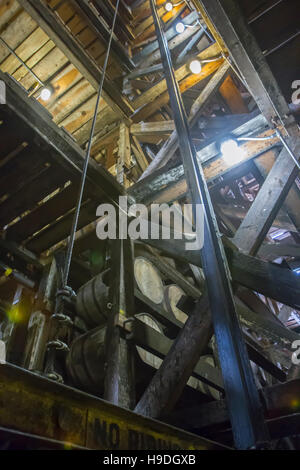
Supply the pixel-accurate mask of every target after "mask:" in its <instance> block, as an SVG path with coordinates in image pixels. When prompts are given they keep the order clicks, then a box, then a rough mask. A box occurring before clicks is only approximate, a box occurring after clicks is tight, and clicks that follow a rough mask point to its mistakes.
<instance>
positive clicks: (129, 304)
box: [104, 240, 135, 409]
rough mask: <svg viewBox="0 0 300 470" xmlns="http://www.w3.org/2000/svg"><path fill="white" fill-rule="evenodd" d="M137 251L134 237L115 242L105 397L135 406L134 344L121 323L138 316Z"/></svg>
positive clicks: (112, 251)
mask: <svg viewBox="0 0 300 470" xmlns="http://www.w3.org/2000/svg"><path fill="white" fill-rule="evenodd" d="M133 295H134V284H133V254H132V246H131V241H130V240H114V241H112V242H111V282H110V295H109V298H110V304H109V307H110V314H109V317H108V323H107V331H106V338H105V350H106V373H105V382H104V399H106V400H108V401H110V402H112V403H114V404H115V405H119V406H123V407H125V408H129V409H130V408H133V406H134V403H135V387H134V364H133V358H134V356H133V349H132V348H133V345H131V344H130V343H129V342H128V341H127V340H126V338H125V336H124V335H123V334H122V328H121V326H122V325H123V324H124V321H126V319H127V320H128V318H129V317H132V316H133V315H134V297H133Z"/></svg>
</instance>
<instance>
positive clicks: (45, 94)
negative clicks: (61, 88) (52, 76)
mask: <svg viewBox="0 0 300 470" xmlns="http://www.w3.org/2000/svg"><path fill="white" fill-rule="evenodd" d="M52 95H53V88H52V87H50V86H46V87H44V88H43V89H42V91H41V94H40V98H41V100H43V101H49V100H50V98H51V96H52Z"/></svg>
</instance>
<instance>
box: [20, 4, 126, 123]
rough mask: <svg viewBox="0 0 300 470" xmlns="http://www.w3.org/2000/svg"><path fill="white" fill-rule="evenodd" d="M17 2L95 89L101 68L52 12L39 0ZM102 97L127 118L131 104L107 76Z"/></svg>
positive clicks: (98, 81)
mask: <svg viewBox="0 0 300 470" xmlns="http://www.w3.org/2000/svg"><path fill="white" fill-rule="evenodd" d="M19 3H20V4H21V5H22V7H23V8H24V9H25V10H26V11H27V12H28V13H29V14H30V15H31V16H32V18H33V19H34V20H35V21H36V22H37V23H38V24H39V25H40V26H41V28H42V29H43V30H44V31H45V32H46V33H47V34H48V36H49V37H50V38H51V39H52V40H53V42H54V43H55V44H56V45H57V46H58V47H59V48H60V49H61V50H62V51H63V52H64V54H65V55H66V57H67V58H68V59H69V60H70V61H71V62H72V63H73V64H74V65H75V67H76V68H77V69H78V70H79V71H80V73H82V75H83V76H84V77H86V78H87V79H88V80H89V82H90V83H91V84H92V85H93V87H94V88H95V89H96V90H97V89H98V86H99V83H100V78H101V74H102V71H101V69H100V68H99V67H97V66H96V64H95V63H94V62H93V61H92V60H91V59H90V57H89V56H88V55H87V54H86V52H85V51H84V49H83V48H82V47H81V46H80V44H79V43H78V41H77V40H76V39H75V38H74V37H73V36H71V35H70V34H69V33H68V32H67V30H66V28H65V27H64V26H63V24H62V23H60V22H59V21H57V17H56V16H55V15H54V13H53V12H52V11H51V10H50V9H49V8H47V6H46V5H45V4H44V3H43V2H42V1H41V0H34V1H33V0H26V1H25V0H19ZM104 98H105V100H106V101H107V102H108V103H109V105H110V106H112V108H113V109H114V110H115V111H116V112H117V113H118V114H120V115H121V116H123V117H125V118H127V117H128V116H129V115H130V114H131V112H132V108H131V106H130V105H129V104H128V102H127V100H125V99H124V97H123V96H122V95H121V93H119V92H118V90H117V89H116V87H115V86H113V85H112V84H111V83H110V82H109V80H108V78H106V79H105V81H104Z"/></svg>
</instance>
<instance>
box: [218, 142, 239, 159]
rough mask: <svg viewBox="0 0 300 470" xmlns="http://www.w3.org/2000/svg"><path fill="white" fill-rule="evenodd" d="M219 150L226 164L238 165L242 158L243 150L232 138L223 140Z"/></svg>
mask: <svg viewBox="0 0 300 470" xmlns="http://www.w3.org/2000/svg"><path fill="white" fill-rule="evenodd" d="M220 150H221V153H222V156H223V158H224V160H225V162H226V163H231V164H232V163H238V162H239V161H240V160H241V159H242V157H243V149H242V148H241V147H239V144H238V142H237V141H236V140H235V139H232V138H229V139H227V140H224V141H223V142H222V143H221V145H220Z"/></svg>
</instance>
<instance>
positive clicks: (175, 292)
mask: <svg viewBox="0 0 300 470" xmlns="http://www.w3.org/2000/svg"><path fill="white" fill-rule="evenodd" d="M184 295H185V292H184V291H183V290H182V289H181V288H180V287H178V286H177V285H176V284H172V285H170V286H167V287H165V292H164V305H165V307H166V309H167V311H168V312H169V313H170V314H171V315H172V314H173V315H174V316H175V317H176V319H177V320H178V321H180V322H181V323H185V322H186V321H187V319H188V316H187V315H186V314H185V313H184V312H182V311H181V310H180V309H179V308H178V307H177V304H178V302H179V300H180V299H181V297H182V296H184Z"/></svg>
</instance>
